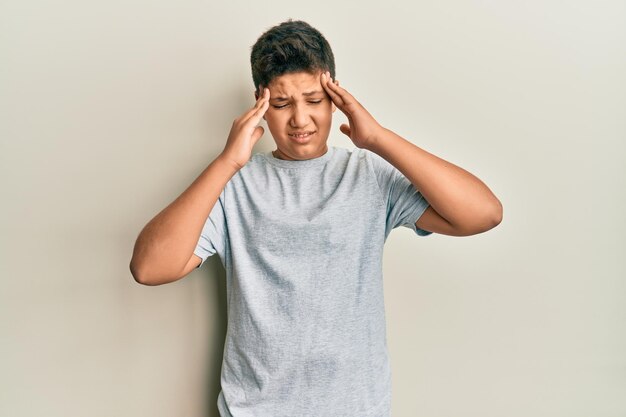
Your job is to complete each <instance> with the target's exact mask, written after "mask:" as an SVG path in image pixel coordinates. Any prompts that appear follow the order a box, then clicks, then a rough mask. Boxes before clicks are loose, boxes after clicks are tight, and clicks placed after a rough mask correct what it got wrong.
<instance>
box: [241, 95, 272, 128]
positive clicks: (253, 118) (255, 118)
mask: <svg viewBox="0 0 626 417" xmlns="http://www.w3.org/2000/svg"><path fill="white" fill-rule="evenodd" d="M269 99H270V90H269V89H267V88H266V89H265V92H264V95H263V100H262V101H261V102H260V107H258V108H257V107H256V106H255V107H254V108H253V109H252V113H251V114H250V116H249V117H248V118H247V119H246V123H249V122H251V123H254V124H255V125H256V124H258V123H259V122H260V121H261V118H262V117H263V115H264V114H265V112H266V111H267V109H268V108H269V107H270V100H269Z"/></svg>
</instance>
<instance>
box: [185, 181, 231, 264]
mask: <svg viewBox="0 0 626 417" xmlns="http://www.w3.org/2000/svg"><path fill="white" fill-rule="evenodd" d="M225 241H226V216H225V214H224V191H222V193H221V194H220V196H219V198H218V200H217V201H216V202H215V205H214V206H213V209H212V210H211V213H210V214H209V217H208V218H207V219H206V221H205V223H204V226H203V227H202V232H201V233H200V238H199V239H198V243H197V244H196V248H195V249H194V251H193V253H194V254H196V255H198V256H199V257H200V258H202V262H200V265H198V266H197V267H196V268H200V267H201V266H202V265H203V264H204V261H206V260H207V258H209V257H210V256H212V255H214V254H215V253H218V254H223V253H224V246H225V245H224V243H225Z"/></svg>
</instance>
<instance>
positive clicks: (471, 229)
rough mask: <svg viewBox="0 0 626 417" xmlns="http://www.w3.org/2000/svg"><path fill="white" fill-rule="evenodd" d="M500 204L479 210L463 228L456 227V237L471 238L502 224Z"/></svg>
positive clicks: (497, 202)
mask: <svg viewBox="0 0 626 417" xmlns="http://www.w3.org/2000/svg"><path fill="white" fill-rule="evenodd" d="M502 212H503V210H502V203H500V201H499V200H496V202H495V203H494V204H493V205H492V206H490V207H486V208H484V209H483V210H481V211H480V212H479V213H477V214H475V215H474V216H472V217H471V220H470V219H467V221H466V223H465V226H458V227H457V236H473V235H477V234H480V233H484V232H486V231H488V230H491V229H493V228H494V227H496V226H498V225H499V224H500V223H501V222H502Z"/></svg>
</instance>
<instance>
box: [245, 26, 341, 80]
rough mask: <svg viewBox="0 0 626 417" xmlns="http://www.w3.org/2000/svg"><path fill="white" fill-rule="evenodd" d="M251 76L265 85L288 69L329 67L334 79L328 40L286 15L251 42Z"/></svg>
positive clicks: (322, 68)
mask: <svg viewBox="0 0 626 417" xmlns="http://www.w3.org/2000/svg"><path fill="white" fill-rule="evenodd" d="M250 64H251V66H252V80H253V81H254V87H255V89H256V90H257V91H258V90H259V85H263V86H264V87H267V86H268V85H269V83H270V82H271V81H272V80H273V79H274V78H276V77H278V76H281V75H283V74H285V73H289V72H298V71H306V72H310V73H313V72H315V71H330V76H331V77H332V78H333V79H335V57H334V56H333V51H332V50H331V48H330V44H329V43H328V41H327V40H326V38H324V36H323V35H322V34H321V33H320V32H319V31H318V30H317V29H315V28H314V27H312V26H311V25H309V24H308V23H306V22H304V21H302V20H292V19H289V20H287V21H285V22H283V23H280V24H279V25H276V26H274V27H272V28H270V29H268V30H267V31H266V32H265V33H263V34H262V35H261V36H260V37H259V38H258V39H257V41H256V42H255V44H254V45H253V46H252V53H251V54H250Z"/></svg>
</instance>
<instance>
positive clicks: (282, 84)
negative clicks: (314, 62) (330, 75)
mask: <svg viewBox="0 0 626 417" xmlns="http://www.w3.org/2000/svg"><path fill="white" fill-rule="evenodd" d="M320 74H321V71H316V72H314V73H309V72H305V71H300V72H290V73H286V74H283V75H280V76H278V77H275V78H274V79H273V80H272V81H271V82H270V83H269V85H268V88H269V89H270V93H271V95H272V96H282V95H288V96H298V95H301V94H302V93H306V92H311V91H316V90H320V89H321V82H320Z"/></svg>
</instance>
